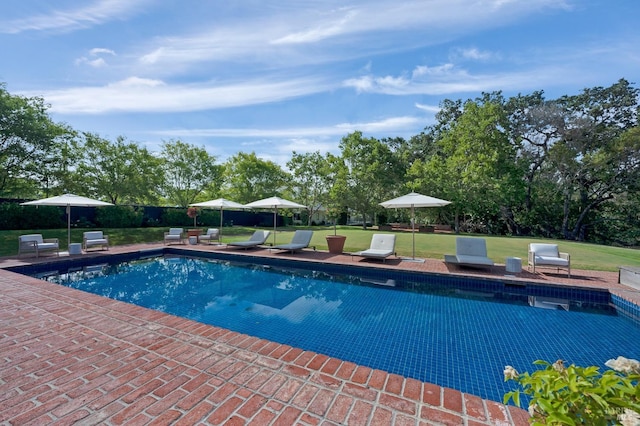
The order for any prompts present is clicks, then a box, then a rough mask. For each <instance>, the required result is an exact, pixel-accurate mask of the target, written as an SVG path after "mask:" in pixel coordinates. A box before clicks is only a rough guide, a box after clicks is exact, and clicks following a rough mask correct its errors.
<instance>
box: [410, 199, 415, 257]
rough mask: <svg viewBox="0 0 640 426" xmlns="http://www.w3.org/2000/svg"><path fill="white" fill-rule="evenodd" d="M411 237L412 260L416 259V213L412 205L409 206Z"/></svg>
mask: <svg viewBox="0 0 640 426" xmlns="http://www.w3.org/2000/svg"><path fill="white" fill-rule="evenodd" d="M411 237H412V243H413V255H412V257H411V258H412V259H414V260H415V258H416V213H415V210H414V209H413V204H411Z"/></svg>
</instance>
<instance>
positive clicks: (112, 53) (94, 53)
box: [89, 47, 116, 56]
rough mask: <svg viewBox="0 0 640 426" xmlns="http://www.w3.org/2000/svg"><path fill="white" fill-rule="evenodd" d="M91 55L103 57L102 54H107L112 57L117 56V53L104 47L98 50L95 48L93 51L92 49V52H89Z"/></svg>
mask: <svg viewBox="0 0 640 426" xmlns="http://www.w3.org/2000/svg"><path fill="white" fill-rule="evenodd" d="M89 54H90V55H92V56H99V55H102V54H107V55H111V56H116V52H114V51H113V50H111V49H105V48H103V47H96V48H93V49H91V50H90V51H89Z"/></svg>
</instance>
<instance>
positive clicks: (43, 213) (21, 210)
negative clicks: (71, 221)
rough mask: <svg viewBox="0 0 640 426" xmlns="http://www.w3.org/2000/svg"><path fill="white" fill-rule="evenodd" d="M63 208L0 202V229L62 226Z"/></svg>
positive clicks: (63, 218) (63, 221) (63, 223)
mask: <svg viewBox="0 0 640 426" xmlns="http://www.w3.org/2000/svg"><path fill="white" fill-rule="evenodd" d="M65 220H66V219H65V217H64V210H63V209H61V208H59V207H55V206H38V207H35V206H21V205H19V204H18V203H0V229H38V228H50V229H52V228H62V227H65V226H66V223H65Z"/></svg>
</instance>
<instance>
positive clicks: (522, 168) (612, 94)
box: [0, 79, 640, 246]
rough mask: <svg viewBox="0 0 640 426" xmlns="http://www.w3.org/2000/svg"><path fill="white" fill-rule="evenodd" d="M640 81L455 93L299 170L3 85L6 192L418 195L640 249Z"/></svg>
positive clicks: (186, 197)
mask: <svg viewBox="0 0 640 426" xmlns="http://www.w3.org/2000/svg"><path fill="white" fill-rule="evenodd" d="M638 98H639V91H638V89H636V88H635V87H633V84H632V83H629V82H628V81H626V80H624V79H621V80H619V81H617V82H615V83H614V84H612V85H611V86H609V87H593V88H586V89H584V90H583V91H582V92H580V93H578V94H574V95H564V96H561V97H559V98H557V99H546V98H545V96H544V92H542V91H536V92H533V93H530V94H518V95H517V96H513V97H511V98H505V97H504V95H503V94H502V93H501V92H493V93H482V94H481V95H480V96H478V97H477V98H476V99H467V100H462V99H457V100H451V99H445V100H443V101H442V103H441V105H440V111H439V112H438V114H437V115H436V121H435V123H434V124H432V125H430V126H427V127H425V128H424V130H423V131H422V132H420V133H419V134H417V135H414V136H412V137H410V138H409V139H407V140H405V139H404V138H401V137H393V136H391V137H388V138H384V139H382V140H379V139H376V138H373V137H366V136H364V135H363V133H362V132H360V131H355V132H352V133H350V134H347V135H345V136H343V137H342V138H341V140H340V141H339V144H338V151H339V152H335V153H325V154H323V153H321V152H308V153H305V152H295V151H294V152H292V154H291V159H290V160H289V161H288V162H287V164H286V167H287V169H288V170H285V169H283V168H282V167H281V166H280V165H278V164H276V163H274V162H272V161H270V160H268V159H264V158H260V157H259V156H257V155H256V153H255V152H251V153H245V152H238V153H237V154H236V155H234V156H233V157H231V158H229V159H228V160H226V161H225V162H224V163H221V164H220V163H217V159H216V157H215V156H213V155H211V154H209V153H208V152H207V150H206V149H205V148H204V147H197V146H194V145H192V144H189V143H186V142H183V141H180V140H170V141H168V142H163V143H162V144H161V147H162V148H161V151H160V152H155V153H154V152H150V151H149V150H148V149H147V148H144V147H142V146H141V145H139V144H138V143H135V142H129V141H127V140H126V139H125V137H124V136H119V137H118V138H116V140H115V141H109V140H106V139H104V138H102V137H101V136H99V135H97V134H92V133H78V132H76V131H74V130H73V129H71V128H70V127H69V126H67V125H65V124H57V123H54V122H53V121H52V120H51V119H50V117H49V116H48V113H47V109H48V106H47V105H46V104H45V103H44V100H43V99H41V98H25V97H21V96H15V95H11V94H10V93H8V92H7V90H6V88H5V85H0V196H3V197H8V198H11V197H14V198H28V197H34V198H35V197H39V196H45V195H52V194H51V193H52V192H56V191H57V192H62V191H65V192H66V191H74V192H77V193H79V194H80V195H87V196H93V197H98V198H102V199H105V200H107V201H110V202H113V203H114V204H161V205H174V206H183V207H186V206H188V205H189V204H191V203H193V202H196V201H204V200H207V199H211V198H217V197H221V196H222V197H225V198H229V199H232V200H234V201H237V202H239V203H248V202H251V201H254V200H257V199H260V198H266V197H270V196H273V195H279V196H284V197H286V198H290V199H293V200H295V201H297V202H299V203H301V204H304V205H307V206H309V212H308V217H309V222H308V224H311V222H310V221H311V219H310V218H311V217H312V216H313V214H314V212H315V210H316V209H319V208H324V209H326V210H327V211H328V212H329V213H331V216H332V217H336V216H337V215H338V214H349V215H350V217H351V220H352V221H354V222H360V223H362V225H363V226H367V224H368V223H376V222H377V221H378V220H383V221H384V220H397V219H398V218H400V217H403V215H406V212H392V211H387V210H385V209H383V208H382V207H381V206H380V205H379V203H380V202H382V201H384V200H386V199H389V198H393V197H396V196H399V195H402V194H403V193H406V192H409V191H417V192H422V193H425V194H427V195H431V196H435V197H438V198H443V199H446V200H449V201H451V202H452V203H451V204H450V205H448V206H446V207H443V208H441V209H438V213H437V216H430V214H432V213H422V212H421V213H420V215H419V217H418V220H420V221H435V220H437V221H440V222H445V223H446V224H449V225H454V226H455V229H456V230H457V231H458V232H479V233H495V234H514V235H531V236H542V237H554V238H565V239H572V240H582V241H594V242H599V243H607V244H621V245H636V246H637V245H639V244H640V213H639V212H638V209H637V205H638V201H639V200H640V183H639V182H640V154H639V153H640V127H639V123H638V111H639V108H640V104H639V102H638V100H639V99H638Z"/></svg>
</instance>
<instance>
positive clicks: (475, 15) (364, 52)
mask: <svg viewBox="0 0 640 426" xmlns="http://www.w3.org/2000/svg"><path fill="white" fill-rule="evenodd" d="M285 4H286V2H285ZM292 4H293V3H292ZM493 6H494V5H487V3H486V2H484V1H482V2H469V1H468V0H431V1H429V2H424V1H423V0H405V1H403V2H400V3H399V4H395V3H394V4H393V5H392V4H390V2H389V1H387V0H369V1H366V0H354V1H352V2H351V3H349V6H348V7H343V2H341V1H338V0H326V1H313V0H311V1H305V2H295V6H293V5H292V6H282V5H278V6H277V7H275V6H274V5H273V4H271V3H269V2H266V3H265V4H264V5H263V7H261V8H260V10H259V13H257V12H256V11H255V10H253V9H251V10H249V9H247V8H243V6H242V5H240V6H237V7H234V8H228V10H227V9H225V8H222V7H221V8H220V10H219V11H218V15H220V19H219V20H216V23H218V22H227V21H229V20H230V21H231V22H228V23H226V24H219V25H214V26H212V25H211V23H210V22H209V21H207V23H206V25H204V26H202V27H199V26H198V25H194V26H193V27H192V28H193V30H192V32H190V33H189V34H182V35H181V34H175V35H172V36H165V37H158V38H156V39H154V40H152V41H150V42H148V43H147V44H146V45H140V46H138V47H136V50H137V51H138V53H137V54H136V56H138V57H139V58H140V64H142V65H144V66H147V67H150V68H151V69H154V70H158V71H162V70H165V71H166V69H167V67H168V68H170V69H175V68H179V69H184V68H185V67H189V66H190V65H192V64H200V63H205V62H206V63H212V64H215V63H224V62H226V61H230V60H231V61H234V62H236V63H239V64H242V63H264V64H269V65H273V64H278V65H279V66H282V67H294V66H296V65H304V64H317V63H332V62H336V61H342V60H353V59H354V58H367V59H369V57H371V56H372V55H375V54H377V53H383V52H390V51H394V52H399V51H403V50H411V49H417V48H419V47H425V46H430V45H434V44H437V43H439V42H441V41H443V40H447V39H449V38H451V37H459V36H460V35H461V34H471V33H473V32H474V31H477V30H478V29H479V28H482V29H484V28H496V27H499V26H502V25H505V23H506V22H509V21H513V20H516V19H518V18H520V17H522V16H527V15H528V14H530V13H537V12H539V11H540V10H541V9H546V8H556V7H557V4H556V1H555V0H530V1H528V2H512V3H508V4H502V5H501V6H500V7H493ZM251 7H253V5H251ZM226 15H229V16H226ZM238 16H242V20H238V18H237V17H238ZM225 18H228V19H225ZM212 28H213V29H212ZM399 34H401V38H400V39H398V37H397V36H398V35H399ZM310 48H312V49H313V50H311V51H310V50H309V49H310ZM478 53H482V52H478Z"/></svg>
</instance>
